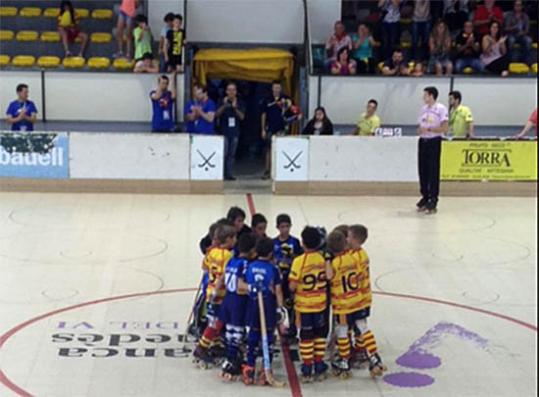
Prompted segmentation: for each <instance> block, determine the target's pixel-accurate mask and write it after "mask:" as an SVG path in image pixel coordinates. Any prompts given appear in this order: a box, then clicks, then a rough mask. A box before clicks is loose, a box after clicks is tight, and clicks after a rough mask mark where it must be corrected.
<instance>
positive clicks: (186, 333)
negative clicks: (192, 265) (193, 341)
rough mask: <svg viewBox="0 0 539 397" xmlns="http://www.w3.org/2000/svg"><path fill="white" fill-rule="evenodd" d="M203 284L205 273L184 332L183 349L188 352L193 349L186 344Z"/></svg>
mask: <svg viewBox="0 0 539 397" xmlns="http://www.w3.org/2000/svg"><path fill="white" fill-rule="evenodd" d="M202 284H204V275H203V276H202V279H201V280H200V283H199V284H198V289H197V292H196V294H195V299H194V300H193V304H192V306H191V312H190V313H189V317H188V319H187V326H186V327H185V332H184V334H183V347H182V351H184V352H186V353H189V352H190V351H191V350H189V349H188V348H187V347H186V344H187V343H189V326H190V325H191V321H192V320H193V317H194V316H195V306H196V304H197V301H198V299H199V298H200V294H201V293H202Z"/></svg>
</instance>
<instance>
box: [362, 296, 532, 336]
mask: <svg viewBox="0 0 539 397" xmlns="http://www.w3.org/2000/svg"><path fill="white" fill-rule="evenodd" d="M373 294H376V295H383V296H393V297H395V298H404V299H413V300H416V301H423V302H429V303H437V304H440V305H446V306H452V307H459V308H461V309H466V310H470V311H473V312H477V313H483V314H487V315H489V316H492V317H496V318H499V319H502V320H506V321H510V322H512V323H515V324H518V325H521V326H522V327H525V328H528V329H531V330H532V331H535V332H537V326H536V325H533V324H530V323H527V322H525V321H522V320H519V319H517V318H513V317H509V316H507V315H505V314H501V313H496V312H492V311H490V310H485V309H480V308H478V307H474V306H467V305H463V304H461V303H456V302H450V301H445V300H442V299H436V298H429V297H425V296H417V295H409V294H399V293H394V292H382V291H373Z"/></svg>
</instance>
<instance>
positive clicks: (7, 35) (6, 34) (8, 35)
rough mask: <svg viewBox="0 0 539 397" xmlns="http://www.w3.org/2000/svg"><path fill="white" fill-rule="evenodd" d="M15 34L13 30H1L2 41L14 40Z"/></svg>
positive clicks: (0, 38)
mask: <svg viewBox="0 0 539 397" xmlns="http://www.w3.org/2000/svg"><path fill="white" fill-rule="evenodd" d="M13 36H15V33H13V32H12V31H11V30H0V41H9V40H13Z"/></svg>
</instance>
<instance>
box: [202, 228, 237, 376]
mask: <svg viewBox="0 0 539 397" xmlns="http://www.w3.org/2000/svg"><path fill="white" fill-rule="evenodd" d="M215 240H216V242H217V246H214V247H212V248H210V249H208V253H207V254H206V256H205V258H204V262H203V264H202V269H203V270H204V271H207V272H208V287H207V289H206V305H207V314H206V317H207V320H208V326H207V327H206V329H205V330H204V333H203V335H202V337H201V338H200V339H199V341H198V345H197V347H196V349H195V351H194V353H193V355H194V357H195V362H196V363H197V364H199V365H200V367H202V368H208V367H211V365H212V364H213V358H212V355H211V354H209V348H210V346H211V345H212V343H213V341H214V340H215V339H217V338H218V337H219V336H220V332H221V329H222V328H223V323H221V321H219V310H220V308H221V303H222V301H223V297H224V295H225V289H224V272H225V266H226V264H227V263H228V261H229V260H230V258H232V252H231V251H230V250H231V249H232V248H233V247H234V245H235V244H236V229H235V228H234V226H230V225H219V226H218V227H217V229H216V230H215Z"/></svg>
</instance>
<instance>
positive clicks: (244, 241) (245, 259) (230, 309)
mask: <svg viewBox="0 0 539 397" xmlns="http://www.w3.org/2000/svg"><path fill="white" fill-rule="evenodd" d="M255 244H256V239H255V237H254V236H253V235H252V234H244V235H242V236H241V237H240V238H239V240H238V250H239V256H237V257H235V258H232V259H231V260H230V261H229V262H228V264H227V265H226V268H225V288H226V295H225V298H224V300H223V305H222V308H221V313H220V316H219V319H220V321H221V322H222V323H223V324H225V336H226V360H225V362H224V363H223V367H222V372H221V378H222V379H223V380H225V381H231V380H235V378H236V377H237V376H238V375H240V373H241V364H242V357H241V356H240V351H239V348H240V344H241V343H242V342H243V338H244V331H245V310H246V308H247V299H248V297H247V292H248V290H247V284H246V282H245V272H246V271H247V267H248V265H249V261H251V260H253V259H254V258H255V256H256V251H255Z"/></svg>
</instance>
